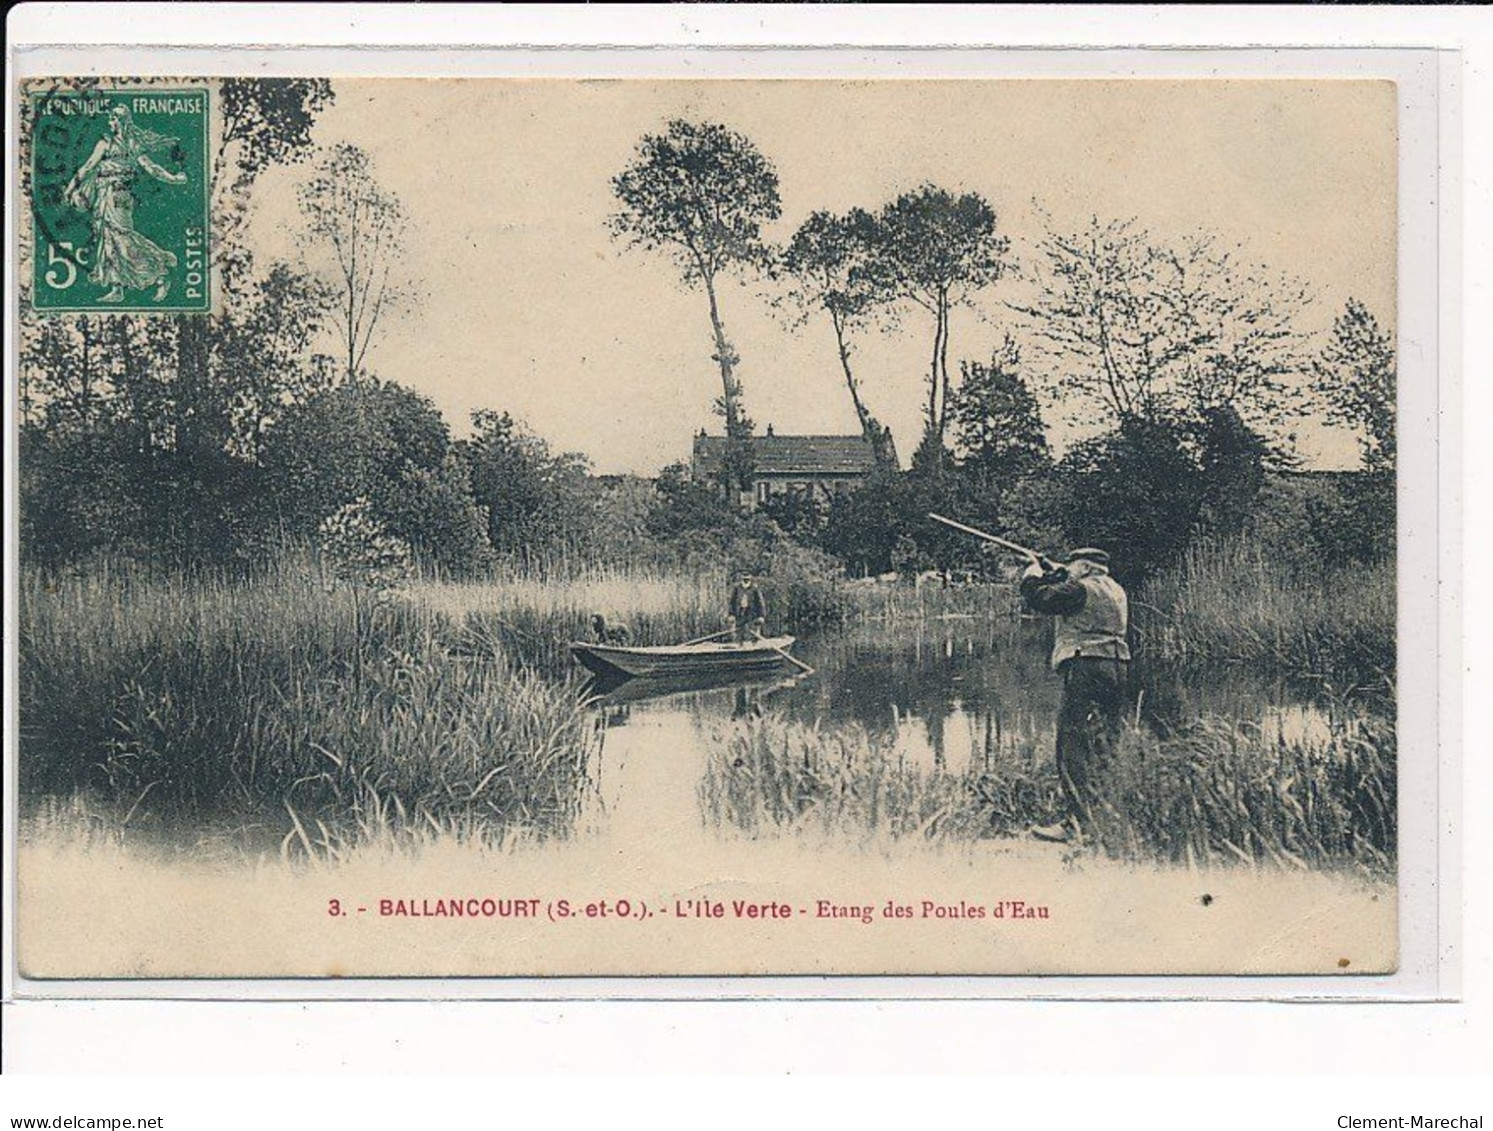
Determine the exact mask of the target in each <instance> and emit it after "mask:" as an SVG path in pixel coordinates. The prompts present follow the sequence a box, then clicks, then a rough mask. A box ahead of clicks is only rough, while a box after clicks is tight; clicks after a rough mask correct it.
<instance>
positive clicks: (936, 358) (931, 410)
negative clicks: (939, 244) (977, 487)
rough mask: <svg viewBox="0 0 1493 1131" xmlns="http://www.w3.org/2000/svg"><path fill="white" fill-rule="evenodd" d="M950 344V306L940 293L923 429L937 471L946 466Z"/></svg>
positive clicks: (927, 455) (932, 467) (927, 458)
mask: <svg viewBox="0 0 1493 1131" xmlns="http://www.w3.org/2000/svg"><path fill="white" fill-rule="evenodd" d="M948 347H949V327H948V309H947V306H946V304H945V302H944V301H943V298H942V296H940V299H939V302H938V303H937V305H936V306H935V307H934V320H933V359H932V362H931V363H930V365H929V368H928V413H927V417H928V419H927V422H926V426H925V428H924V430H923V450H924V462H925V463H926V465H927V468H928V470H929V471H931V472H933V473H935V474H936V473H938V472H939V471H942V470H943V438H944V429H945V425H946V423H947V417H948V411H949V406H948V391H949V390H948V385H949V373H948ZM940 394H942V396H940Z"/></svg>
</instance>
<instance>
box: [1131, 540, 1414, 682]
mask: <svg viewBox="0 0 1493 1131" xmlns="http://www.w3.org/2000/svg"><path fill="white" fill-rule="evenodd" d="M1140 597H1141V599H1140V600H1139V601H1138V602H1136V604H1135V614H1136V617H1135V619H1136V622H1137V625H1138V626H1139V628H1140V630H1141V636H1142V644H1143V647H1144V649H1145V652H1146V654H1147V655H1148V656H1150V657H1152V658H1154V659H1156V660H1158V661H1160V662H1163V663H1167V664H1172V665H1188V666H1205V665H1209V664H1218V663H1227V664H1244V665H1250V666H1253V667H1256V668H1259V669H1273V670H1278V671H1283V672H1289V673H1292V674H1295V675H1302V676H1310V677H1315V678H1321V679H1328V680H1331V681H1332V682H1334V683H1335V684H1336V685H1338V686H1342V687H1347V686H1357V687H1361V688H1365V689H1370V688H1372V689H1378V690H1379V691H1383V692H1390V693H1392V690H1393V684H1394V672H1395V567H1394V562H1393V561H1392V560H1391V561H1384V562H1377V563H1372V564H1365V565H1362V566H1357V567H1351V568H1348V567H1344V568H1339V569H1335V570H1332V571H1329V572H1323V571H1321V570H1314V569H1313V568H1312V563H1309V562H1291V561H1286V560H1283V559H1282V558H1280V557H1279V556H1278V555H1269V554H1266V553H1265V552H1264V551H1263V550H1261V549H1260V548H1259V547H1258V546H1255V545H1253V544H1251V543H1248V542H1244V541H1228V542H1209V543H1204V544H1202V545H1199V546H1197V547H1194V548H1193V549H1192V550H1190V551H1189V552H1188V554H1187V556H1186V557H1185V558H1184V559H1183V560H1182V562H1181V563H1180V565H1179V566H1178V567H1177V568H1176V569H1175V570H1173V571H1171V572H1170V573H1167V574H1164V575H1162V576H1160V577H1158V578H1157V579H1155V580H1154V581H1152V582H1151V583H1150V584H1149V585H1148V586H1147V587H1146V589H1145V591H1144V592H1143V593H1142V594H1141V595H1140Z"/></svg>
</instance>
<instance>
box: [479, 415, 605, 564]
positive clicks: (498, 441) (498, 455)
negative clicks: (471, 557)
mask: <svg viewBox="0 0 1493 1131" xmlns="http://www.w3.org/2000/svg"><path fill="white" fill-rule="evenodd" d="M472 424H473V426H474V427H475V428H476V434H475V435H474V436H473V437H472V438H471V439H470V440H467V441H464V442H463V443H462V445H461V451H462V455H463V459H464V460H465V462H466V465H467V467H468V468H469V469H470V474H471V484H472V497H473V498H474V499H475V500H476V502H477V504H478V505H479V506H481V507H482V508H483V509H484V510H485V511H486V512H487V515H488V524H489V525H488V531H489V540H490V541H491V543H492V545H493V548H494V549H496V550H498V551H500V552H503V553H508V554H516V555H527V556H529V557H530V558H531V559H542V558H544V557H545V556H546V555H548V554H550V553H552V552H559V553H575V552H578V551H584V550H586V549H587V548H588V546H589V544H590V540H591V538H592V535H593V533H594V530H593V526H594V522H595V515H596V507H595V499H594V494H593V492H592V490H591V485H590V482H589V479H588V475H587V472H588V470H589V468H588V465H587V462H586V459H585V457H584V456H581V455H579V454H577V453H575V452H560V453H558V454H557V453H555V452H552V451H551V450H550V446H549V444H547V443H546V442H545V441H544V440H543V439H542V438H540V437H539V436H536V435H534V433H532V432H530V431H529V429H528V428H526V427H525V426H524V425H523V424H522V423H521V422H520V421H518V420H515V419H514V418H513V417H512V416H511V415H510V414H508V413H506V412H501V413H500V412H493V411H491V410H489V409H482V410H479V411H478V412H475V413H473V414H472Z"/></svg>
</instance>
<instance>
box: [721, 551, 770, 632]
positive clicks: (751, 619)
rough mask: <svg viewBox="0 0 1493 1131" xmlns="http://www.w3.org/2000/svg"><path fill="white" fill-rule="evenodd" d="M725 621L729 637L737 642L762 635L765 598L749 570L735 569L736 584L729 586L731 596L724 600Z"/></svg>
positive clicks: (765, 610) (765, 608)
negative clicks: (729, 633) (728, 627)
mask: <svg viewBox="0 0 1493 1131" xmlns="http://www.w3.org/2000/svg"><path fill="white" fill-rule="evenodd" d="M726 623H727V624H728V625H729V626H730V629H731V638H732V639H733V640H735V641H736V642H737V643H738V644H744V643H746V642H747V641H749V640H755V639H756V638H757V637H758V636H760V635H762V629H763V626H764V625H765V624H766V623H767V599H766V598H765V597H763V595H762V590H761V589H760V588H759V587H758V585H757V579H756V578H755V577H754V576H753V575H752V571H751V570H747V569H739V570H737V571H736V584H735V585H733V586H732V587H731V596H730V597H729V598H728V599H727V601H726Z"/></svg>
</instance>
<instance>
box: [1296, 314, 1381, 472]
mask: <svg viewBox="0 0 1493 1131" xmlns="http://www.w3.org/2000/svg"><path fill="white" fill-rule="evenodd" d="M1314 368H1315V371H1316V374H1317V377H1318V379H1319V380H1320V382H1321V385H1322V391H1323V393H1324V394H1325V398H1324V399H1325V408H1326V411H1327V419H1328V420H1330V421H1332V422H1334V423H1337V424H1345V425H1347V426H1349V427H1351V428H1355V429H1357V430H1358V431H1359V445H1360V447H1361V448H1362V450H1363V464H1364V468H1365V469H1366V470H1368V471H1393V470H1394V466H1395V394H1396V389H1397V378H1396V372H1395V350H1394V342H1393V341H1392V340H1391V339H1390V336H1389V334H1388V333H1386V332H1385V331H1384V330H1383V329H1381V328H1380V326H1379V321H1378V319H1376V318H1375V317H1374V316H1373V315H1372V314H1371V313H1369V310H1368V307H1366V306H1364V304H1363V303H1361V302H1359V301H1358V300H1357V299H1353V298H1350V299H1349V300H1348V305H1347V307H1346V308H1345V309H1344V311H1343V313H1342V314H1340V315H1339V316H1338V317H1337V318H1336V319H1334V321H1333V324H1332V338H1331V340H1330V341H1329V342H1328V343H1327V346H1326V348H1325V349H1324V350H1323V351H1322V356H1321V358H1320V359H1318V361H1317V362H1316V365H1315V366H1314Z"/></svg>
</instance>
